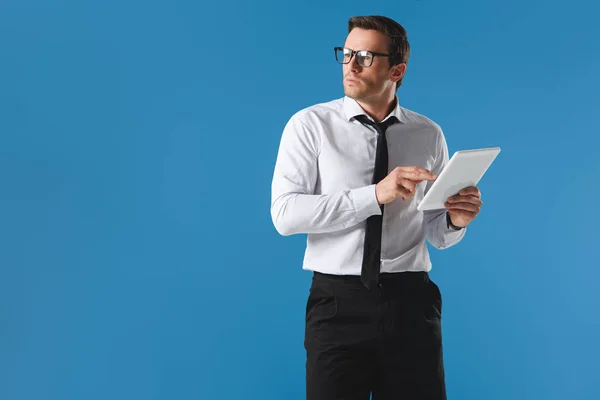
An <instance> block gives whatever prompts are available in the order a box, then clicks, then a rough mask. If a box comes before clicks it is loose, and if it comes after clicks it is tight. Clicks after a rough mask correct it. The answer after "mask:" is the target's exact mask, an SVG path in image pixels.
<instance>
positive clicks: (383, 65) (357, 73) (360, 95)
mask: <svg viewBox="0 0 600 400" xmlns="http://www.w3.org/2000/svg"><path fill="white" fill-rule="evenodd" d="M388 41H389V39H388V37H387V36H386V35H385V34H383V33H380V32H378V31H375V30H365V29H360V28H354V29H353V30H352V31H351V32H350V33H349V34H348V37H347V38H346V42H345V43H344V47H347V48H350V49H353V50H369V51H372V52H376V53H384V54H388V43H389V42H388ZM389 65H390V64H389V59H388V57H380V56H375V57H374V59H373V64H372V65H371V66H370V67H366V68H365V67H361V66H360V65H358V64H357V63H356V55H354V57H352V60H350V62H349V63H348V64H343V75H344V92H345V93H346V96H348V97H351V98H353V99H355V100H358V101H360V100H362V101H369V100H377V99H379V98H382V97H384V98H385V97H389V96H390V95H392V94H393V93H394V92H395V91H396V82H397V81H398V80H399V79H400V78H401V77H402V75H403V74H404V70H405V68H406V65H405V64H400V65H395V66H394V67H393V68H392V69H390V67H389Z"/></svg>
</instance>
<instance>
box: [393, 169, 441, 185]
mask: <svg viewBox="0 0 600 400" xmlns="http://www.w3.org/2000/svg"><path fill="white" fill-rule="evenodd" d="M398 173H399V175H400V176H401V177H402V178H405V179H410V180H413V181H423V180H435V179H437V175H435V174H434V173H433V172H431V171H429V170H428V169H426V168H422V167H417V166H413V167H398Z"/></svg>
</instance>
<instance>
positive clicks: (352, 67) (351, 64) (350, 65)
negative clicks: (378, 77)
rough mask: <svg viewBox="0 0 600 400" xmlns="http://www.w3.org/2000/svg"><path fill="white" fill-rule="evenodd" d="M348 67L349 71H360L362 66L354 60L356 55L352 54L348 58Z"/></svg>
mask: <svg viewBox="0 0 600 400" xmlns="http://www.w3.org/2000/svg"><path fill="white" fill-rule="evenodd" d="M348 68H350V70H351V71H353V72H356V71H360V69H361V68H362V67H361V66H360V65H358V63H357V62H356V55H354V57H352V58H351V59H350V62H349V63H348Z"/></svg>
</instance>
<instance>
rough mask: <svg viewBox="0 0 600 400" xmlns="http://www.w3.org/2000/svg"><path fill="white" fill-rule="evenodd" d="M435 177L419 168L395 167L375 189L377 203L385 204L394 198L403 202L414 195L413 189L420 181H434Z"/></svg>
mask: <svg viewBox="0 0 600 400" xmlns="http://www.w3.org/2000/svg"><path fill="white" fill-rule="evenodd" d="M436 178H437V176H436V175H434V174H433V173H431V172H430V171H429V170H427V169H425V168H421V167H396V168H395V169H394V170H393V171H392V172H390V174H389V175H388V176H386V177H385V178H383V179H382V180H381V182H379V183H378V184H377V186H376V187H375V192H376V194H377V202H379V204H387V203H390V202H391V201H392V200H394V199H395V198H396V197H402V199H404V200H408V199H410V198H411V197H412V196H413V195H414V194H415V188H416V186H417V184H418V183H420V182H422V181H425V180H427V181H434V180H436Z"/></svg>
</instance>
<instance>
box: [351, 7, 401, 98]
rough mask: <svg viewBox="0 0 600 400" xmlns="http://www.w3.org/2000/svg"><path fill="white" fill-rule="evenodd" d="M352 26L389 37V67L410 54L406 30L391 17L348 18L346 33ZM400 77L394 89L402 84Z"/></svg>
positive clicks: (399, 62)
mask: <svg viewBox="0 0 600 400" xmlns="http://www.w3.org/2000/svg"><path fill="white" fill-rule="evenodd" d="M354 28H360V29H371V30H376V31H378V32H381V33H383V34H385V35H386V36H387V37H388V38H389V39H390V41H389V46H388V53H390V54H391V55H392V56H391V57H389V63H390V68H391V67H393V66H394V65H397V64H402V63H408V57H409V56H410V45H409V44H408V36H407V34H406V30H405V29H404V28H403V27H402V25H400V24H399V23H397V22H396V21H394V20H393V19H391V18H388V17H383V16H381V15H370V16H359V17H351V18H350V19H349V20H348V33H350V32H351V31H352V29H354ZM403 78H404V77H402V78H401V79H400V80H399V81H398V82H396V90H398V88H399V87H400V85H401V84H402V79H403Z"/></svg>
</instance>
